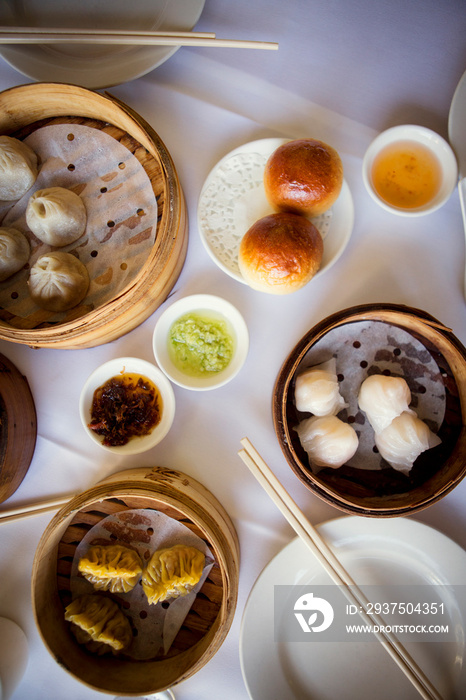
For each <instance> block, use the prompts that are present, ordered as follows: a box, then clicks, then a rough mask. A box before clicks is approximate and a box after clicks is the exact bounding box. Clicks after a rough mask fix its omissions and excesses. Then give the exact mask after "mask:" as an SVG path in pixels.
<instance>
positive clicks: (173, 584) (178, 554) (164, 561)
mask: <svg viewBox="0 0 466 700" xmlns="http://www.w3.org/2000/svg"><path fill="white" fill-rule="evenodd" d="M204 563H205V556H204V554H203V553H202V552H200V551H199V550H198V549H196V548H195V547H187V546H186V545H182V544H177V545H175V546H174V547H168V548H166V549H158V550H157V551H156V552H154V554H153V555H152V557H151V558H150V560H149V562H148V564H147V567H146V569H145V570H144V573H143V575H142V587H143V590H144V593H145V594H146V597H147V600H148V601H149V603H151V604H152V603H153V604H154V605H155V604H156V603H159V602H160V603H161V602H163V601H164V600H166V599H167V598H176V597H178V596H183V595H187V594H188V593H189V592H190V591H191V590H192V589H193V588H194V586H195V585H196V583H198V582H199V579H200V578H201V576H202V572H203V570H204Z"/></svg>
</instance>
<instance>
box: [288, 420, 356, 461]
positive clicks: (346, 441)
mask: <svg viewBox="0 0 466 700" xmlns="http://www.w3.org/2000/svg"><path fill="white" fill-rule="evenodd" d="M295 430H296V432H297V433H298V436H299V440H300V442H301V445H302V447H303V449H304V450H305V452H306V453H307V455H308V457H309V462H310V463H311V466H312V465H315V466H317V467H332V468H333V469H337V468H338V467H342V466H343V464H346V462H348V461H349V460H350V459H351V457H352V456H353V455H354V453H355V452H356V450H357V449H358V445H359V440H358V436H357V434H356V431H355V430H354V428H353V427H352V426H351V425H349V424H348V423H345V422H344V421H342V420H340V418H337V416H312V418H307V419H306V420H303V421H301V423H299V425H298V426H297V427H296V428H295Z"/></svg>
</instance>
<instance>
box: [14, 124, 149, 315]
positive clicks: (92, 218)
mask: <svg viewBox="0 0 466 700" xmlns="http://www.w3.org/2000/svg"><path fill="white" fill-rule="evenodd" d="M24 141H25V143H27V144H28V145H29V146H31V148H32V149H33V150H34V151H35V152H36V153H37V155H38V157H39V162H40V171H39V175H38V177H37V180H36V182H35V184H34V186H33V187H32V188H31V189H30V190H29V191H28V192H27V193H26V194H25V195H24V196H23V197H22V198H21V199H20V200H18V201H17V202H15V203H13V202H7V203H5V202H3V203H2V202H0V220H2V224H1V225H2V226H12V227H14V228H17V229H18V230H20V231H21V232H22V233H24V234H25V235H26V237H27V238H28V240H29V243H30V246H31V256H30V259H29V264H28V266H27V268H26V269H22V270H20V271H19V272H18V273H16V274H15V275H13V276H12V277H10V278H9V279H8V280H6V281H5V282H2V283H0V305H1V306H2V307H3V308H4V309H5V310H7V311H8V312H10V313H12V314H13V315H15V316H19V317H21V318H23V319H25V324H23V327H35V326H36V325H37V324H38V323H41V322H44V321H56V322H59V321H62V320H63V319H64V318H65V317H66V314H64V313H62V314H51V313H49V312H46V311H43V310H39V311H38V307H37V306H36V305H35V304H34V303H33V302H32V300H31V299H30V297H29V294H28V288H27V279H28V277H29V267H31V266H32V265H33V264H34V262H35V261H36V260H37V258H38V257H39V256H40V255H43V254H44V253H47V252H49V251H50V250H63V251H64V252H72V253H73V254H75V255H76V256H77V257H78V258H79V259H80V260H81V262H82V263H84V264H85V265H86V268H87V270H88V272H89V276H90V278H91V284H90V287H89V290H88V293H87V295H86V298H85V299H84V301H83V302H82V304H81V308H82V313H86V312H87V311H88V310H89V308H95V307H98V306H100V305H102V304H104V303H106V302H107V301H110V300H111V299H113V298H115V297H116V296H117V295H118V294H119V293H121V292H122V290H123V289H124V288H125V287H126V286H127V285H128V284H129V283H130V282H131V280H132V279H134V277H135V276H136V275H137V274H138V272H139V270H140V269H141V267H142V266H143V265H144V262H145V261H146V259H147V256H148V254H149V252H150V249H151V247H152V246H153V244H154V241H155V235H156V226H157V200H156V198H155V195H154V191H153V189H152V186H151V183H150V180H149V177H148V175H147V173H146V172H145V170H144V168H143V167H142V165H141V163H140V162H139V161H138V159H137V158H136V157H135V156H134V155H133V154H132V153H131V152H130V151H129V150H128V149H127V148H126V147H125V146H123V145H122V144H121V143H120V142H119V141H117V140H116V139H114V138H113V137H112V136H110V135H109V134H107V133H105V132H104V131H102V130H100V129H94V128H92V127H89V126H83V125H81V124H54V125H49V126H44V127H41V128H39V129H37V130H36V131H34V132H32V133H31V134H30V135H29V136H27V137H26V138H25V139H24ZM45 187H66V188H68V189H71V190H73V192H76V193H77V194H79V195H80V196H81V198H82V200H83V202H84V204H85V206H86V210H87V216H88V220H87V226H86V231H85V232H84V234H83V236H81V238H79V239H78V240H77V241H75V242H74V243H71V244H69V245H67V246H64V247H62V248H59V249H57V248H53V247H51V246H48V245H46V244H44V243H42V242H41V241H39V239H37V238H36V237H35V236H34V234H32V232H31V231H29V229H28V227H27V224H26V217H25V213H26V207H27V204H28V201H29V198H30V197H31V195H32V194H33V192H35V191H36V190H38V189H43V188H45ZM2 217H3V218H2ZM78 308H79V307H78ZM72 311H73V314H74V315H79V313H76V309H73V310H72Z"/></svg>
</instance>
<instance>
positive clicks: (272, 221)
mask: <svg viewBox="0 0 466 700" xmlns="http://www.w3.org/2000/svg"><path fill="white" fill-rule="evenodd" d="M323 251H324V245H323V241H322V237H321V235H320V233H319V231H318V230H317V228H316V227H315V226H314V225H313V224H312V223H311V222H310V221H308V220H307V219H305V218H304V217H303V216H298V215H297V214H289V213H283V214H270V215H269V216H264V217H263V218H262V219H259V220H258V221H256V222H255V223H254V224H253V225H252V226H251V228H250V229H249V230H248V231H247V232H246V233H245V235H244V236H243V238H242V239H241V243H240V247H239V254H238V263H239V269H240V272H241V274H242V276H243V278H244V280H245V281H246V282H247V283H248V284H249V286H250V287H252V288H253V289H257V290H258V291H261V292H268V293H269V294H289V293H290V292H295V291H296V290H298V289H300V288H301V287H303V286H304V285H305V284H307V283H308V282H309V280H310V279H312V277H313V276H314V275H315V274H316V272H317V271H318V270H319V268H320V265H321V262H322V255H323Z"/></svg>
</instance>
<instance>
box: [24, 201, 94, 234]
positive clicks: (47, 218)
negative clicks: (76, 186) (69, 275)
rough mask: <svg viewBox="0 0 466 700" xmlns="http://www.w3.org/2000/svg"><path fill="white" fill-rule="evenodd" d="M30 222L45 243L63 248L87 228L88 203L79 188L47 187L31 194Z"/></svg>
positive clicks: (28, 214)
mask: <svg viewBox="0 0 466 700" xmlns="http://www.w3.org/2000/svg"><path fill="white" fill-rule="evenodd" d="M26 223H27V225H28V226H29V228H30V229H31V231H32V232H33V234H34V235H35V236H37V238H38V239H39V240H41V241H42V242H43V243H47V244H48V245H51V246H56V247H59V248H60V247H62V246H65V245H68V244H69V243H73V242H74V241H76V240H77V239H78V238H80V236H82V234H83V233H84V231H85V230H86V223H87V212H86V207H85V206H84V202H83V200H82V199H81V197H80V196H79V195H77V194H76V193H75V192H72V191H71V190H68V189H66V188H65V187H47V188H46V189H43V190H37V191H36V192H34V194H33V195H32V196H31V197H30V199H29V202H28V205H27V208H26Z"/></svg>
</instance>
